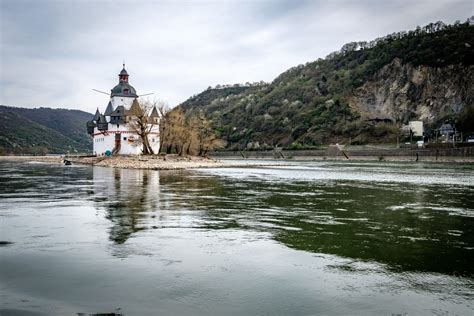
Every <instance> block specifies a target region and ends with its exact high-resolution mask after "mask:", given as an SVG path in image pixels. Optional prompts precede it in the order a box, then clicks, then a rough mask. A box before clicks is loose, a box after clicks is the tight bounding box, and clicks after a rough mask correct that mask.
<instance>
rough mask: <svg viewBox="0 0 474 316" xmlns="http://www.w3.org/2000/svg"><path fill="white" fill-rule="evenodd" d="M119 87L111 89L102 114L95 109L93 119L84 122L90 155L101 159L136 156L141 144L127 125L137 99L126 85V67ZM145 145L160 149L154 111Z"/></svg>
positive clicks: (154, 110) (157, 124)
mask: <svg viewBox="0 0 474 316" xmlns="http://www.w3.org/2000/svg"><path fill="white" fill-rule="evenodd" d="M118 77H119V83H118V84H117V85H116V86H115V87H113V88H112V90H111V92H110V100H109V102H108V104H107V106H106V107H105V111H104V112H103V113H101V112H100V111H99V109H98V108H97V111H96V112H95V115H94V117H93V118H92V120H91V121H89V122H87V132H88V133H89V134H90V135H91V136H92V142H93V153H94V154H95V155H98V156H104V155H107V156H108V155H139V154H141V153H142V150H143V144H142V141H141V138H140V136H138V134H137V132H136V131H135V130H134V129H133V128H132V126H131V125H130V122H131V120H133V119H134V117H133V115H132V113H134V107H139V106H140V105H139V103H138V100H137V99H138V97H139V96H138V95H137V92H136V90H135V88H134V87H132V86H131V85H130V83H129V82H128V77H129V76H128V73H127V71H126V70H125V64H124V65H123V69H122V71H121V72H120V73H119V75H118ZM148 124H149V128H150V133H149V135H148V142H149V144H150V146H151V148H152V149H153V152H155V153H157V152H158V150H159V147H160V135H159V130H160V128H159V115H158V111H157V109H156V107H155V108H153V109H152V112H151V114H150V115H149V121H148Z"/></svg>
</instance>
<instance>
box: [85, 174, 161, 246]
mask: <svg viewBox="0 0 474 316" xmlns="http://www.w3.org/2000/svg"><path fill="white" fill-rule="evenodd" d="M93 180H94V195H93V200H94V202H96V203H97V208H98V209H102V210H104V211H105V217H106V218H107V219H108V220H110V221H111V222H112V224H113V225H112V227H111V228H110V240H112V241H113V242H115V243H117V244H123V243H124V242H126V241H127V239H128V238H130V236H131V235H132V234H133V233H136V232H138V231H141V230H144V229H146V228H147V227H148V226H149V222H150V219H152V218H154V217H155V216H156V214H155V213H156V211H158V210H159V209H160V200H159V197H160V194H159V193H160V177H159V173H158V172H157V171H149V170H130V169H118V168H115V169H112V168H93ZM147 219H148V220H147Z"/></svg>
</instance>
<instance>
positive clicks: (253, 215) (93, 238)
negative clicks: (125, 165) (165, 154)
mask: <svg viewBox="0 0 474 316" xmlns="http://www.w3.org/2000/svg"><path fill="white" fill-rule="evenodd" d="M0 225H1V226H0V228H1V230H0V263H1V268H0V269H1V270H0V314H2V315H23V314H26V315H36V314H45V315H51V314H78V313H85V314H95V313H117V314H124V315H156V314H164V315H189V314H192V315H209V314H212V315H228V314H233V315H242V314H245V315H248V314H251V315H263V314H265V315H276V314H292V315H307V314H329V315H347V314H360V315H394V314H395V315H413V314H416V315H418V314H435V315H457V314H458V315H469V314H471V315H472V314H473V313H474V304H473V300H474V278H473V272H474V260H473V259H474V165H473V164H464V165H463V164H429V163H419V164H415V163H390V162H329V161H319V162H312V161H304V162H303V161H290V162H284V163H278V164H272V165H271V166H268V167H258V168H216V169H200V170H192V171H189V170H188V171H151V170H130V169H114V168H103V167H91V166H79V165H74V166H62V165H57V164H47V163H35V162H7V161H1V162H0Z"/></svg>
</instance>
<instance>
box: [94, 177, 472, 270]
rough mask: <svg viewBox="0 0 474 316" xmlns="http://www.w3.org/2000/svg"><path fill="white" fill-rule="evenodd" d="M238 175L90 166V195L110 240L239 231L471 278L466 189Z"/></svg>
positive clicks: (295, 246)
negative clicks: (161, 231) (184, 231)
mask: <svg viewBox="0 0 474 316" xmlns="http://www.w3.org/2000/svg"><path fill="white" fill-rule="evenodd" d="M224 173H225V172H224ZM242 173H248V175H249V176H248V177H247V178H243V179H238V180H236V179H235V178H233V177H228V176H225V174H224V175H222V176H214V175H210V174H208V173H206V172H205V171H204V172H184V171H181V172H176V171H174V172H169V171H161V172H158V171H148V170H138V171H137V170H126V169H107V168H94V169H93V180H94V195H93V200H94V201H95V203H96V204H97V207H98V208H99V209H103V210H105V212H106V215H105V217H106V218H107V219H108V220H110V221H111V222H112V224H113V225H112V227H111V228H110V240H112V241H113V242H115V243H117V244H123V243H125V242H126V241H127V239H129V238H131V237H133V234H134V233H137V232H139V231H142V230H147V229H158V228H173V227H179V228H183V227H187V228H193V229H206V230H218V229H239V230H246V231H255V232H263V233H267V234H269V235H268V236H270V237H271V238H272V239H274V240H276V241H278V242H280V243H282V244H284V245H286V246H287V247H290V248H293V249H297V250H303V251H307V252H312V253H325V254H334V255H337V256H340V257H345V258H352V259H353V260H364V261H369V262H370V261H375V262H379V263H382V264H385V265H387V267H388V269H391V270H393V271H426V272H439V273H443V274H449V275H465V276H472V273H473V269H472V265H471V263H472V259H473V248H472V245H473V238H474V236H473V233H474V216H473V212H474V211H473V205H472V196H473V195H472V193H473V189H472V187H463V186H453V185H449V186H445V185H430V184H427V185H418V184H406V183H390V182H388V183H380V182H375V183H370V182H357V181H334V180H331V181H294V180H293V181H274V180H269V179H262V178H253V177H252V170H251V169H248V170H242ZM342 268H344V267H342Z"/></svg>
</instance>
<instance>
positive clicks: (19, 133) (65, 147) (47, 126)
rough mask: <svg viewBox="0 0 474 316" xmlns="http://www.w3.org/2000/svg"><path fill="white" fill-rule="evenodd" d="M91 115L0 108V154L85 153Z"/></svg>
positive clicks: (88, 145) (87, 144) (89, 146)
mask: <svg viewBox="0 0 474 316" xmlns="http://www.w3.org/2000/svg"><path fill="white" fill-rule="evenodd" d="M91 117H92V114H90V113H87V112H83V111H78V110H66V109H49V108H36V109H26V108H16V107H9V106H0V154H42V155H44V154H62V153H67V152H70V153H74V152H89V151H90V150H91V148H92V142H91V140H90V137H89V135H87V132H86V129H85V122H86V121H87V120H90V119H91Z"/></svg>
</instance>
